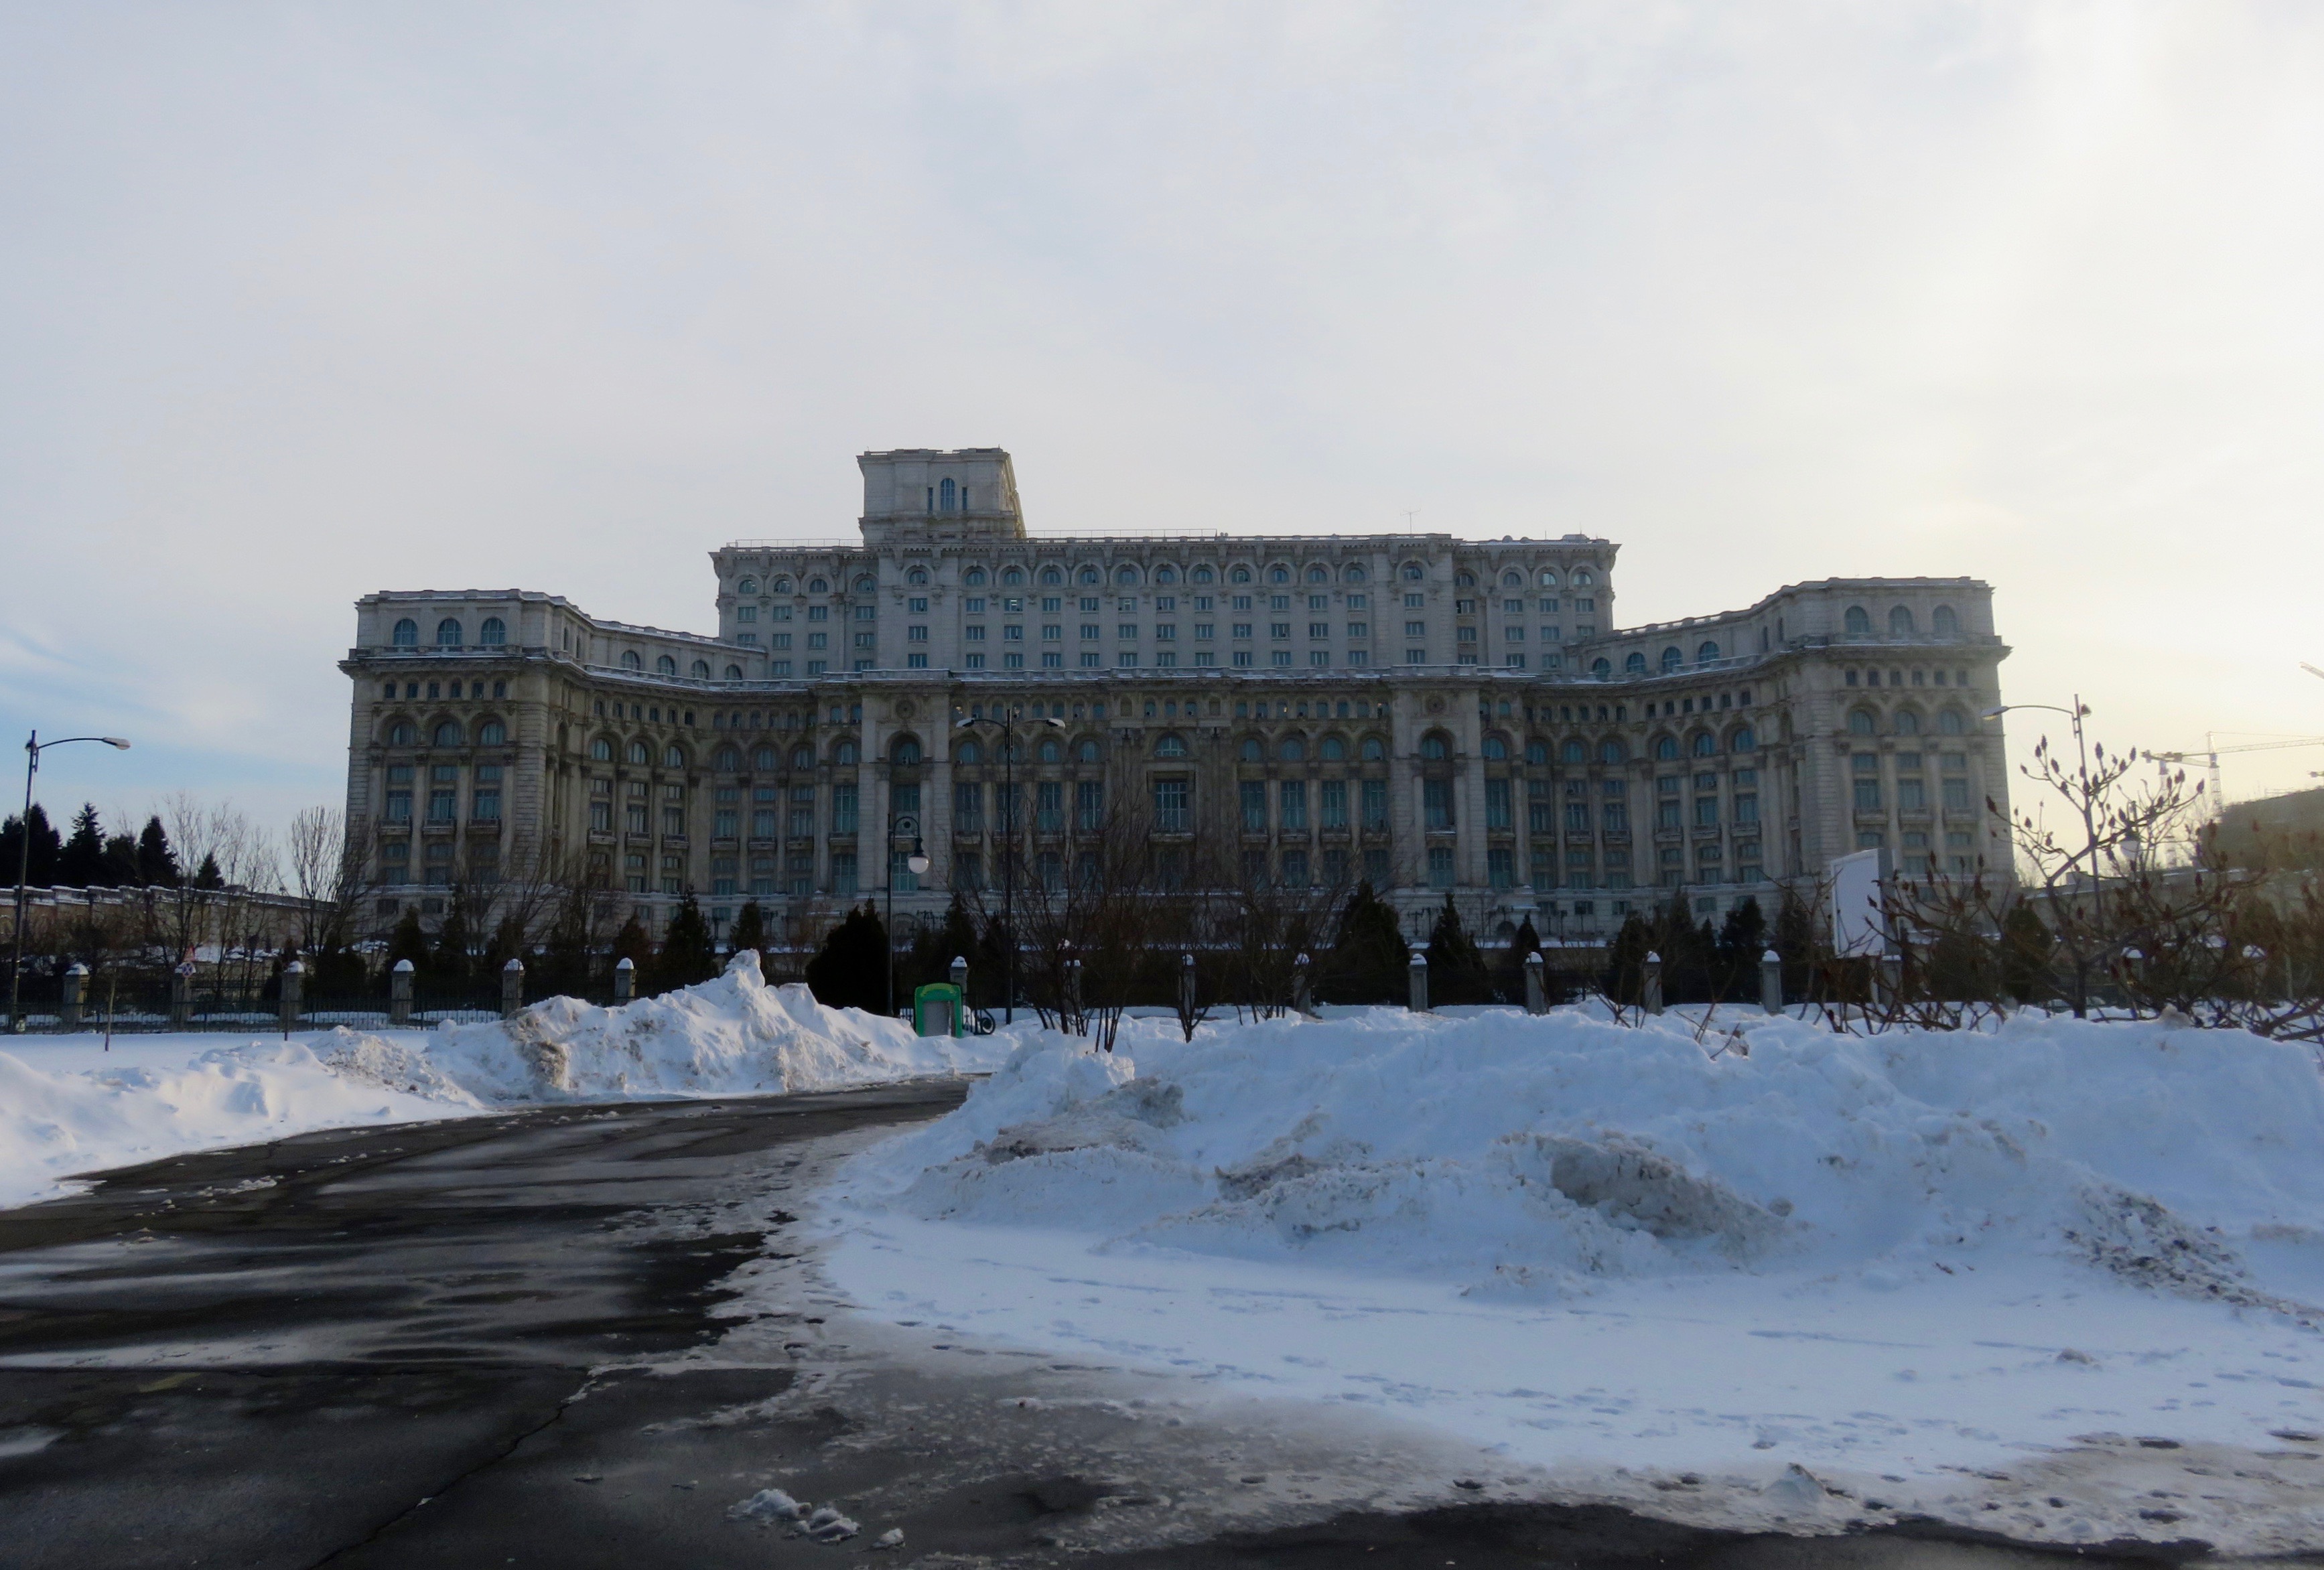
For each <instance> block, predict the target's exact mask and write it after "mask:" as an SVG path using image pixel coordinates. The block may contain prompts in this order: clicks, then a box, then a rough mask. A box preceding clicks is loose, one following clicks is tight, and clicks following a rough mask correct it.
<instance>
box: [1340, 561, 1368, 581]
mask: <svg viewBox="0 0 2324 1570" xmlns="http://www.w3.org/2000/svg"><path fill="white" fill-rule="evenodd" d="M1366 575H1367V574H1365V572H1364V569H1363V567H1362V566H1361V565H1358V564H1351V565H1350V566H1349V568H1348V570H1347V571H1346V572H1344V573H1342V574H1340V576H1342V578H1345V579H1346V580H1347V581H1348V582H1349V583H1362V582H1363V581H1364V579H1365V577H1366Z"/></svg>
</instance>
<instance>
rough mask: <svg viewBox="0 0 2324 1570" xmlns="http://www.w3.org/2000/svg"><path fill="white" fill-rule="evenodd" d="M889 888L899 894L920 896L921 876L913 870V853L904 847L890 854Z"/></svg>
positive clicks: (890, 851) (896, 848)
mask: <svg viewBox="0 0 2324 1570" xmlns="http://www.w3.org/2000/svg"><path fill="white" fill-rule="evenodd" d="M888 886H889V887H890V888H892V889H894V890H895V891H896V892H897V893H898V894H918V892H919V889H920V875H919V874H918V873H917V872H914V871H913V870H912V853H911V851H909V850H908V849H905V848H903V847H902V846H896V847H894V848H892V849H890V850H889V852H888Z"/></svg>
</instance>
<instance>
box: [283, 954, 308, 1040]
mask: <svg viewBox="0 0 2324 1570" xmlns="http://www.w3.org/2000/svg"><path fill="white" fill-rule="evenodd" d="M306 1002H307V962H306V961H305V960H304V959H293V960H291V963H289V964H288V965H285V966H284V967H282V996H281V1005H282V1033H283V1034H284V1035H286V1036H287V1035H289V1034H290V1033H291V1032H292V1031H294V1030H297V1029H298V1028H299V1015H300V1013H301V1012H303V1010H304V1008H305V1005H306Z"/></svg>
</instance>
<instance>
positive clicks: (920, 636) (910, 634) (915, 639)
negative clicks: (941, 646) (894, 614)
mask: <svg viewBox="0 0 2324 1570" xmlns="http://www.w3.org/2000/svg"><path fill="white" fill-rule="evenodd" d="M927 640H928V629H927V628H925V627H920V626H917V625H915V626H911V627H907V628H906V629H904V641H905V642H906V643H926V642H927Z"/></svg>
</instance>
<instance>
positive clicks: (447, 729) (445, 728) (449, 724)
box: [429, 720, 460, 747]
mask: <svg viewBox="0 0 2324 1570" xmlns="http://www.w3.org/2000/svg"><path fill="white" fill-rule="evenodd" d="M429 743H430V744H431V745H433V746H437V747H457V746H459V745H460V722H459V721H457V720H442V721H438V722H437V725H436V733H435V734H434V735H433V736H431V737H429Z"/></svg>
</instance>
